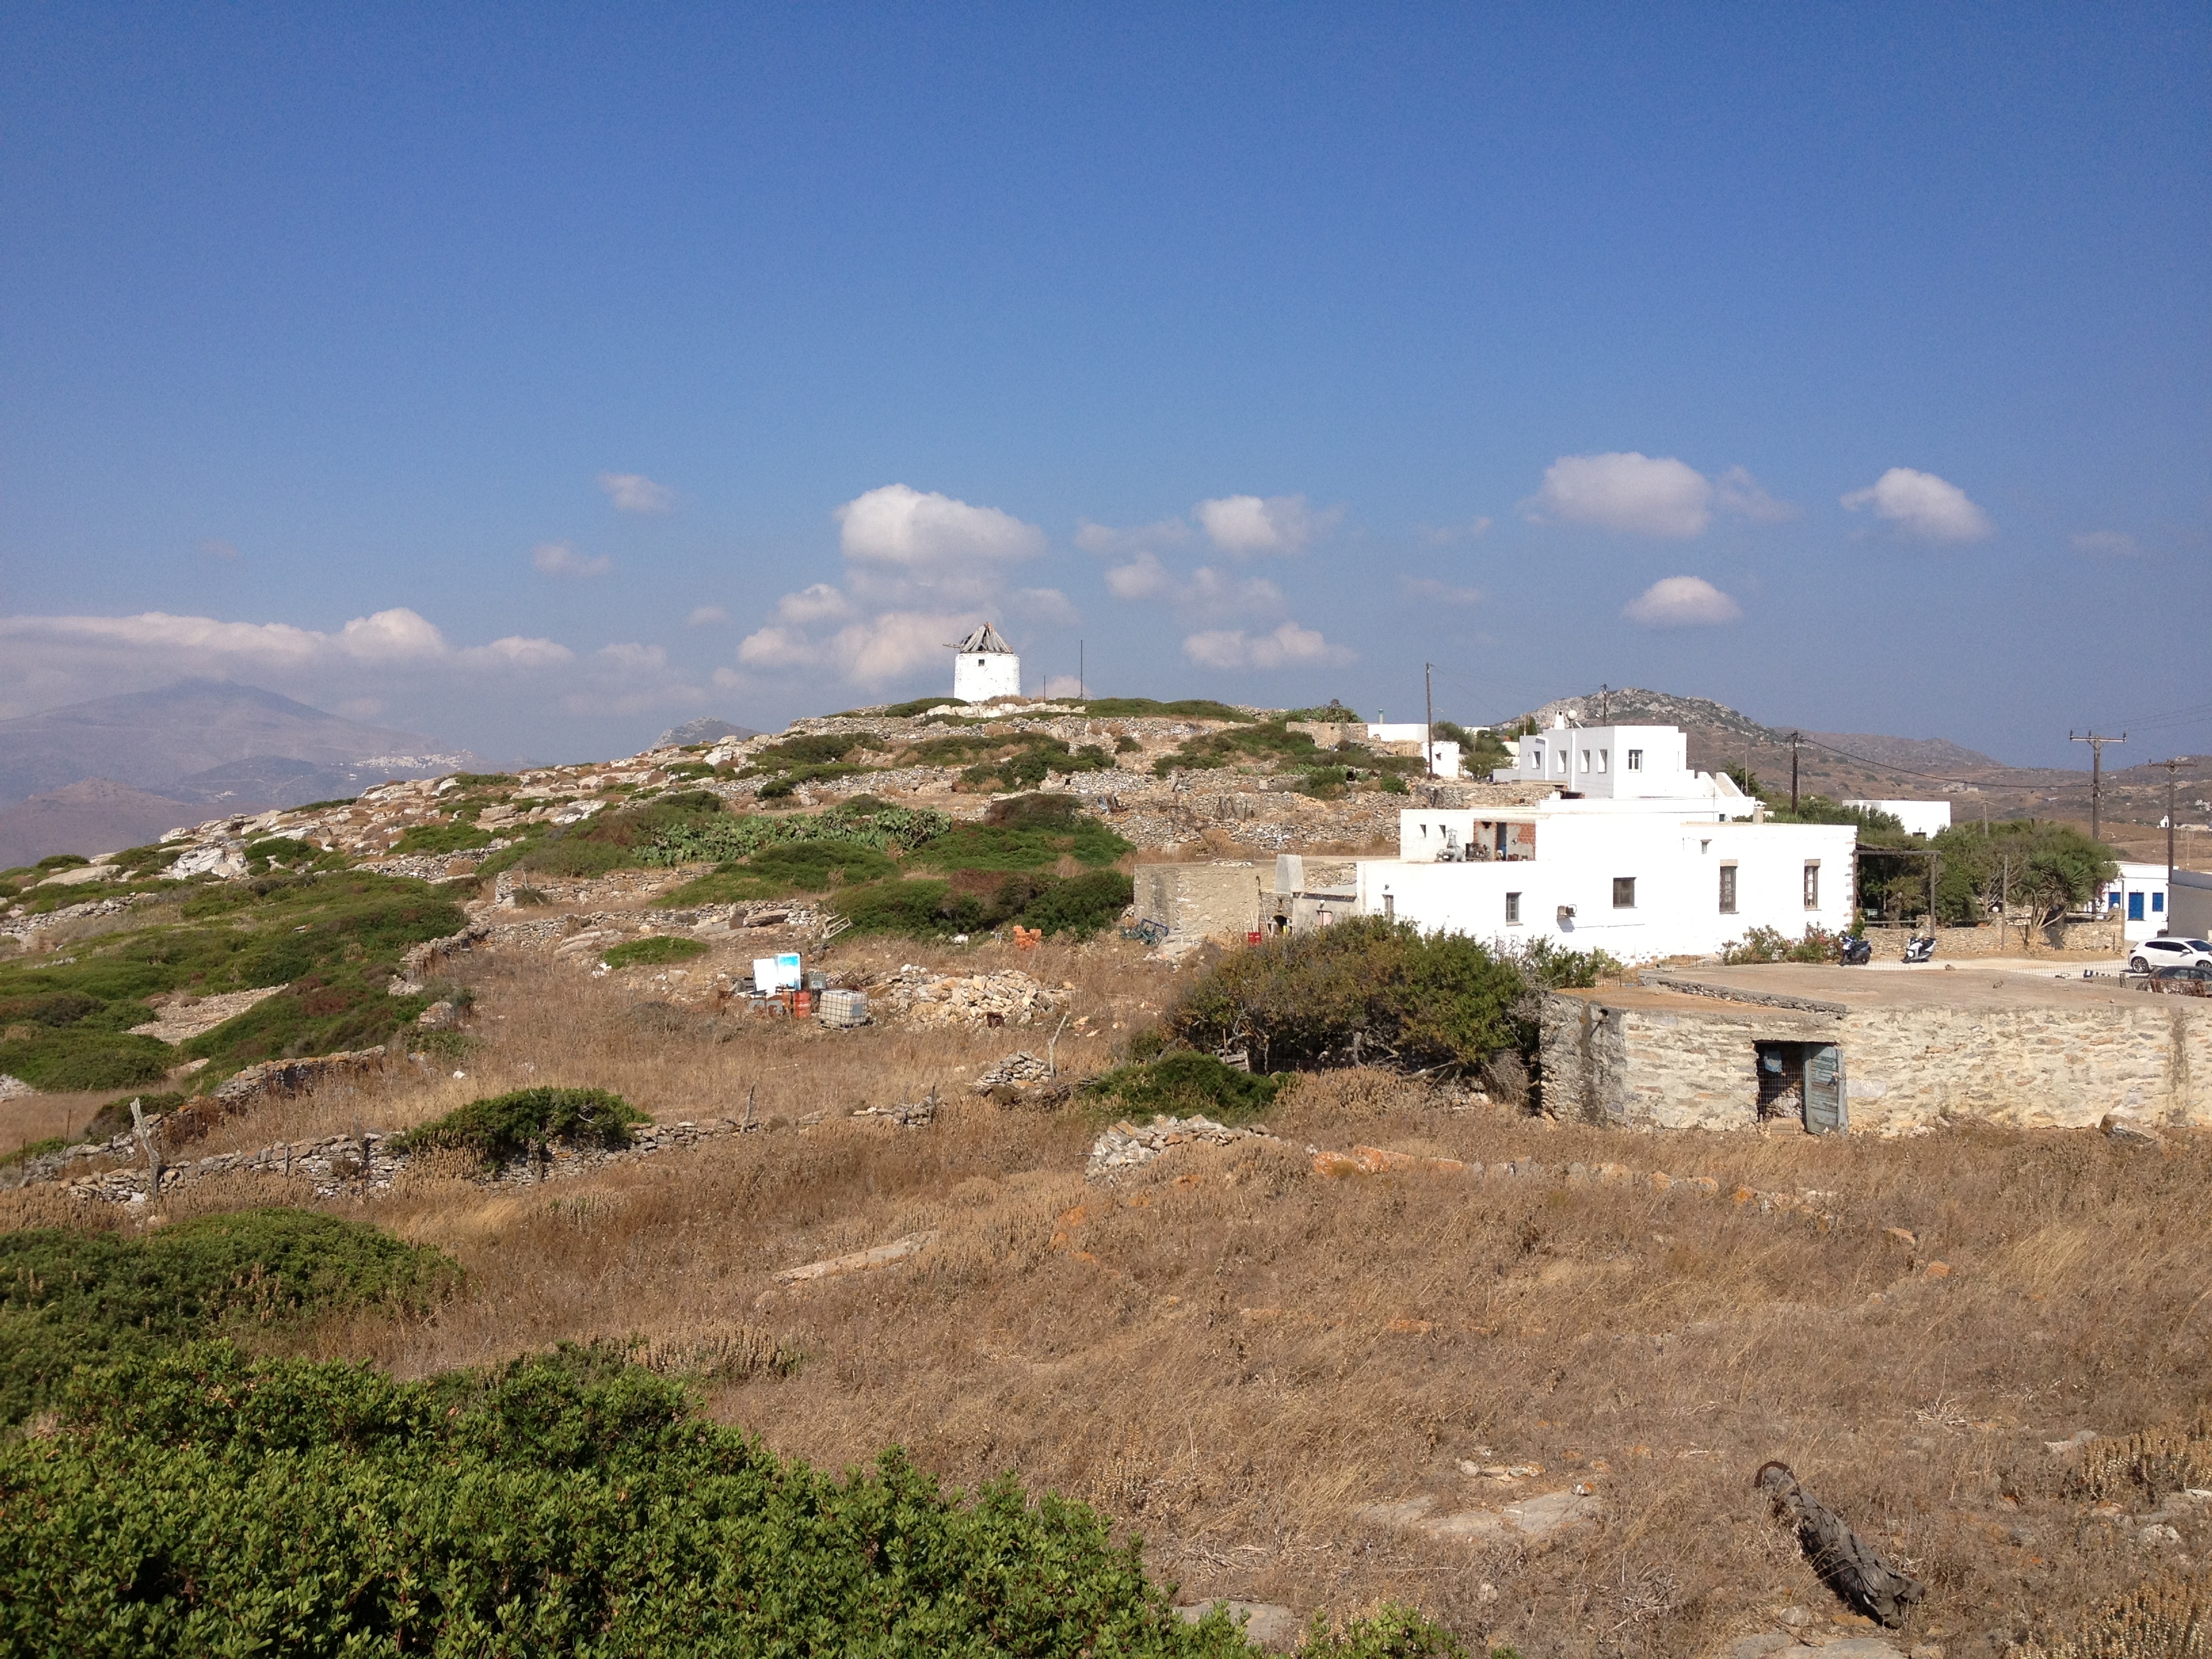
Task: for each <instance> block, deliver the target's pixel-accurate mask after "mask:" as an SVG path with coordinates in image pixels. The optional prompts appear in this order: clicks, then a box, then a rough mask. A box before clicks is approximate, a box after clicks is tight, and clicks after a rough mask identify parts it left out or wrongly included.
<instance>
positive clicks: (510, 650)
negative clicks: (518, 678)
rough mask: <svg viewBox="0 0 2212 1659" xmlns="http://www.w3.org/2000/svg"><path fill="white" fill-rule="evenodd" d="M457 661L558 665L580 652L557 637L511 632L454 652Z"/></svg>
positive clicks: (505, 665) (467, 663) (476, 664)
mask: <svg viewBox="0 0 2212 1659" xmlns="http://www.w3.org/2000/svg"><path fill="white" fill-rule="evenodd" d="M453 660H454V661H456V662H458V663H460V664H461V665H464V666H465V667H469V668H557V667H560V666H561V665H562V664H564V663H572V662H574V661H575V660H576V653H574V652H573V651H571V650H570V649H569V648H568V647H567V646H565V645H562V644H561V643H559V642H558V641H554V640H533V639H526V638H524V637H523V636H522V635H520V634H510V635H507V637H506V638H505V639H503V640H494V641H492V642H491V643H490V644H489V645H471V646H470V647H467V648H465V650H461V651H457V652H455V653H453Z"/></svg>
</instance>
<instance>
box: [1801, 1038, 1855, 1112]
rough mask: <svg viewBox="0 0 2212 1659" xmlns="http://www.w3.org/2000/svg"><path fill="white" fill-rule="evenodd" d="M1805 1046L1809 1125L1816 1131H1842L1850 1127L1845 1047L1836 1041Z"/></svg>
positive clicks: (1806, 1096)
mask: <svg viewBox="0 0 2212 1659" xmlns="http://www.w3.org/2000/svg"><path fill="white" fill-rule="evenodd" d="M1805 1048H1806V1054H1805V1127H1806V1128H1807V1129H1808V1130H1810V1131H1811V1132H1812V1133H1814V1134H1816V1135H1820V1134H1841V1133H1843V1132H1844V1129H1845V1127H1847V1116H1846V1113H1847V1109H1846V1107H1845V1105H1844V1051H1843V1050H1842V1049H1841V1048H1838V1047H1836V1045H1835V1044H1834V1043H1832V1042H1820V1043H1810V1042H1808V1043H1807V1044H1806V1045H1805Z"/></svg>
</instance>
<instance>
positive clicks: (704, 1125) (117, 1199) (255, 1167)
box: [60, 1117, 762, 1204]
mask: <svg viewBox="0 0 2212 1659" xmlns="http://www.w3.org/2000/svg"><path fill="white" fill-rule="evenodd" d="M760 1127H762V1126H761V1125H760V1124H758V1123H751V1122H740V1121H738V1120H737V1119H735V1118H726V1117H723V1118H710V1119H708V1120H707V1121H704V1122H696V1123H695V1122H686V1123H649V1124H647V1125H645V1126H644V1127H641V1128H638V1129H635V1130H633V1131H632V1132H631V1144H630V1146H629V1147H627V1148H626V1149H624V1150H623V1151H620V1152H600V1151H592V1152H579V1151H576V1150H574V1149H573V1148H569V1147H556V1148H555V1149H554V1150H553V1151H552V1152H550V1153H548V1154H545V1155H544V1156H542V1157H539V1158H521V1159H518V1160H516V1161H515V1162H514V1163H512V1164H506V1165H504V1166H502V1167H501V1169H499V1170H496V1171H495V1172H493V1173H492V1174H491V1175H489V1176H485V1177H483V1179H485V1180H486V1181H487V1182H539V1181H555V1180H560V1179H562V1178H564V1177H567V1176H578V1175H583V1174H585V1173H586V1172H587V1171H590V1170H599V1169H604V1168H605V1166H607V1165H608V1164H622V1163H629V1162H630V1161H632V1160H635V1159H636V1158H650V1157H652V1156H653V1154H655V1153H657V1152H677V1151H682V1150H684V1149H686V1148H689V1147H692V1146H698V1145H699V1144H700V1143H701V1142H702V1141H707V1140H715V1139H722V1138H724V1137H726V1136H729V1135H734V1134H744V1133H750V1132H752V1131H754V1130H757V1129H758V1128H760ZM398 1139H399V1137H398V1135H396V1134H392V1133H387V1132H385V1131H381V1130H376V1129H368V1130H364V1131H362V1133H361V1134H359V1135H358V1136H355V1135H325V1136H323V1137H321V1138H320V1139H316V1140H295V1141H279V1142H277V1143H276V1145H274V1146H263V1147H259V1148H258V1149H256V1150H255V1151H252V1152H216V1153H214V1154H212V1155H211V1156H210V1157H207V1158H195V1159H190V1160H187V1161H185V1162H182V1163H178V1164H170V1165H168V1166H167V1167H166V1168H164V1169H163V1170H162V1171H161V1192H162V1193H163V1194H164V1195H166V1194H170V1193H173V1192H175V1191H176V1190H177V1189H178V1188H181V1187H187V1186H190V1185H191V1184H192V1183H193V1182H199V1181H205V1180H208V1179H210V1178H211V1177H213V1176H225V1175H238V1174H248V1175H267V1176H280V1177H286V1178H295V1179H301V1180H305V1181H307V1182H312V1183H313V1187H314V1193H315V1196H316V1197H317V1198H337V1197H341V1196H343V1195H345V1194H367V1193H374V1192H383V1191H386V1190H387V1189H389V1188H390V1187H391V1186H392V1182H393V1181H394V1180H395V1179H396V1178H397V1177H398V1176H399V1175H400V1174H401V1173H402V1172H403V1171H404V1170H406V1168H407V1167H408V1164H409V1163H410V1161H411V1160H410V1155H409V1154H408V1153H406V1152H402V1151H400V1150H398V1147H397V1146H396V1145H395V1144H394V1143H395V1142H397V1141H398ZM107 1150H108V1151H109V1152H111V1153H112V1155H116V1156H123V1155H127V1154H128V1153H130V1152H132V1151H134V1150H135V1147H134V1146H133V1145H132V1143H131V1137H130V1136H128V1135H125V1136H121V1137H119V1138H118V1140H117V1141H115V1142H111V1143H109V1147H108V1149H107ZM60 1184H61V1189H62V1191H63V1192H64V1193H66V1194H68V1195H69V1196H70V1197H71V1198H73V1199H76V1200H77V1201H78V1202H80V1203H86V1204H91V1203H107V1204H143V1203H144V1202H145V1201H146V1197H147V1193H148V1181H147V1170H146V1166H145V1165H144V1164H134V1165H131V1166H130V1167H127V1168H123V1169H111V1170H99V1171H97V1172H95V1173H94V1174H90V1175H83V1176H76V1177H75V1178H73V1179H70V1180H67V1181H64V1182H61V1183H60Z"/></svg>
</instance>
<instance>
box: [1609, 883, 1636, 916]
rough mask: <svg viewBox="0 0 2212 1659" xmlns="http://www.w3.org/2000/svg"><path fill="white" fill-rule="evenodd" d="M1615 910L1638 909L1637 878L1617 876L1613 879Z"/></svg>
mask: <svg viewBox="0 0 2212 1659" xmlns="http://www.w3.org/2000/svg"><path fill="white" fill-rule="evenodd" d="M1613 908H1614V909H1616V910H1633V909H1634V908H1636V878H1635V877H1633V876H1615V877H1614V878H1613Z"/></svg>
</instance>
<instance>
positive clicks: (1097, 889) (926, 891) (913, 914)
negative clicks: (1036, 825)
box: [831, 869, 1136, 939]
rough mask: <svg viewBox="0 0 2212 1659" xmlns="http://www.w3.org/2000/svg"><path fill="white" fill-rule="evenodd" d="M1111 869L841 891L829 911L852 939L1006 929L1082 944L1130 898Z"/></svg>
mask: <svg viewBox="0 0 2212 1659" xmlns="http://www.w3.org/2000/svg"><path fill="white" fill-rule="evenodd" d="M1135 895H1136V889H1135V887H1134V886H1133V884H1131V882H1130V880H1129V878H1128V877H1127V876H1125V875H1123V874H1121V872H1119V871H1118V870H1093V871H1091V872H1086V873H1085V874H1083V875H1080V876H1071V877H1069V878H1066V879H1064V880H1063V879H1061V878H1059V877H1055V876H1049V875H1044V874H1042V873H1039V872H1035V871H1020V870H1016V871H1010V872H998V871H993V870H969V869H963V870H956V871H954V872H952V875H951V878H949V879H946V880H944V881H930V880H921V881H881V882H873V883H871V884H868V885H866V886H864V887H854V888H849V889H848V890H845V891H844V892H842V893H840V894H838V895H837V896H836V898H834V899H833V900H832V901H831V908H833V909H835V910H836V912H837V914H838V915H842V916H843V917H845V918H846V919H847V920H848V921H850V922H851V923H852V924H853V931H854V932H855V933H884V934H891V935H896V936H897V937H901V938H905V939H945V938H949V937H951V935H953V934H956V933H969V934H975V933H988V932H990V931H991V930H992V929H993V928H994V927H1005V926H1006V925H1007V924H1009V923H1019V924H1020V925H1021V926H1023V927H1035V928H1037V929H1040V930H1041V931H1042V932H1044V933H1050V934H1054V935H1056V936H1060V937H1065V938H1070V939H1088V938H1090V937H1091V935H1092V934H1094V933H1098V932H1099V931H1100V930H1101V929H1103V928H1105V927H1111V926H1112V925H1113V923H1114V922H1115V920H1116V919H1117V918H1118V917H1119V916H1120V915H1121V912H1122V911H1123V910H1125V909H1127V908H1128V906H1129V903H1130V901H1131V900H1132V899H1133V897H1134V896H1135Z"/></svg>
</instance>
